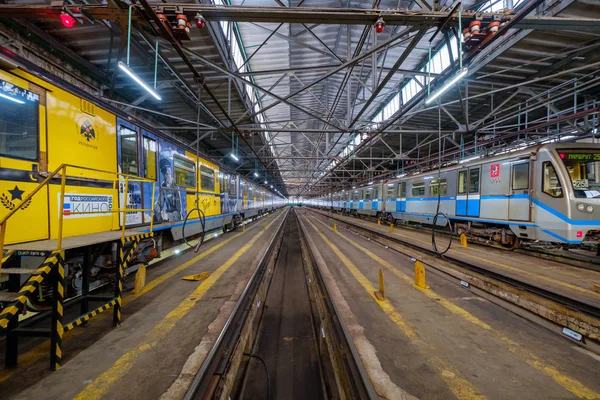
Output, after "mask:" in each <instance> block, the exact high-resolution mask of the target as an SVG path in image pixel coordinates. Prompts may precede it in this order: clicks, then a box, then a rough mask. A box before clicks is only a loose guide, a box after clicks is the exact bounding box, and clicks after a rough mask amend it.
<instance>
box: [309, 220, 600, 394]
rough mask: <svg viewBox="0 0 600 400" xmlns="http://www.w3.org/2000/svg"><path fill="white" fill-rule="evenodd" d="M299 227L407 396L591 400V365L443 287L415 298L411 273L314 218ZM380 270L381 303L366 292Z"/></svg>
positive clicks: (591, 360)
mask: <svg viewBox="0 0 600 400" xmlns="http://www.w3.org/2000/svg"><path fill="white" fill-rule="evenodd" d="M308 220H309V218H304V219H303V221H304V224H305V226H306V227H307V229H308V231H309V234H310V235H311V237H312V238H313V239H314V240H315V243H317V247H318V249H319V251H320V253H321V255H322V257H323V258H324V260H325V261H326V263H327V266H328V267H329V269H330V270H331V272H332V274H333V275H334V277H335V279H336V280H337V284H338V285H339V287H340V288H341V289H342V291H343V293H344V297H345V299H346V301H347V302H348V303H349V305H350V308H351V309H352V312H353V313H354V314H355V316H356V318H357V319H358V321H359V323H360V324H361V325H362V327H363V328H364V333H365V335H366V337H367V339H368V340H369V341H370V342H371V344H372V345H373V346H374V347H375V349H376V351H377V356H378V357H379V361H380V362H381V365H382V367H383V369H384V371H385V372H387V373H388V374H389V376H390V378H391V380H392V381H393V382H394V383H395V384H396V385H398V386H399V387H401V388H402V389H404V390H405V391H407V392H408V393H410V394H412V395H414V396H416V397H419V398H423V399H447V398H460V399H473V398H490V399H507V398H512V399H522V398H527V399H571V398H600V379H598V372H597V371H598V367H599V366H600V357H598V356H597V355H595V354H591V353H589V352H587V351H585V350H583V349H581V348H579V347H577V346H576V345H575V344H574V343H572V342H570V341H568V340H566V339H563V338H560V337H558V336H557V335H555V334H552V333H550V332H549V331H547V330H545V329H543V328H540V327H539V326H537V325H534V324H531V323H529V322H528V321H526V320H524V319H522V318H520V317H518V316H516V315H514V314H512V313H510V312H508V311H506V310H504V309H502V308H501V307H499V306H496V305H494V304H491V303H489V302H488V301H486V300H483V299H481V298H478V297H475V296H473V295H472V294H471V293H470V292H469V291H467V290H465V289H463V288H461V287H460V286H458V285H456V284H455V283H453V282H450V281H448V280H446V279H445V278H443V277H440V276H437V275H434V274H429V275H428V282H427V283H428V284H429V285H430V286H431V289H429V290H425V291H424V290H419V289H417V288H416V287H415V286H414V285H413V284H412V277H413V272H412V269H413V266H412V264H411V263H408V262H405V261H401V260H399V259H398V257H397V256H395V254H394V253H392V252H391V251H389V250H386V249H384V248H383V247H381V246H380V245H376V244H374V243H373V242H370V241H367V240H366V239H364V238H361V237H359V236H357V235H354V234H351V233H348V232H346V231H344V230H340V232H339V233H334V232H333V231H332V229H331V223H330V222H327V221H326V220H325V219H323V218H320V217H319V218H315V217H314V214H311V217H310V222H311V223H312V225H311V223H309V222H308ZM313 225H314V227H313ZM375 225H376V224H375ZM315 228H316V229H318V231H316V230H315ZM321 235H323V236H321ZM328 242H329V243H328ZM350 243H355V245H356V246H353V245H351V244H350ZM335 248H337V251H336V249H335ZM340 254H341V256H340ZM343 257H345V258H346V259H347V260H346V263H345V262H344V260H343V259H342V258H343ZM348 262H349V263H350V267H349V266H348V265H347V263H348ZM386 265H387V267H386ZM352 268H354V272H353V271H352ZM379 269H383V270H384V275H385V282H386V295H387V300H386V301H385V302H377V301H376V300H375V299H374V296H373V294H372V293H370V292H369V291H368V290H367V289H366V288H365V287H366V286H367V287H368V285H371V288H372V287H375V286H376V285H377V282H378V272H379ZM394 271H395V272H394Z"/></svg>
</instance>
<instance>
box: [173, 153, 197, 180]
mask: <svg viewBox="0 0 600 400" xmlns="http://www.w3.org/2000/svg"><path fill="white" fill-rule="evenodd" d="M173 165H174V169H175V184H177V185H178V186H186V187H196V169H195V168H194V162H193V161H192V160H188V159H186V158H183V157H179V156H177V155H174V156H173Z"/></svg>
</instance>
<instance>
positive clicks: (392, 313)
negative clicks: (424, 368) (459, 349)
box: [306, 219, 485, 399]
mask: <svg viewBox="0 0 600 400" xmlns="http://www.w3.org/2000/svg"><path fill="white" fill-rule="evenodd" d="M306 221H307V222H308V223H309V224H310V225H311V226H312V227H313V229H314V230H315V231H316V232H317V233H318V234H319V236H321V238H322V239H323V241H324V242H325V243H326V244H327V245H328V246H329V248H330V249H331V250H332V251H333V252H334V253H335V255H336V256H337V257H338V258H339V259H340V260H341V261H342V263H343V264H344V265H345V266H346V268H347V269H348V270H349V271H350V273H351V274H352V276H354V278H355V279H356V280H357V281H358V282H359V283H360V285H361V286H362V287H363V288H364V289H365V290H366V291H367V293H368V294H369V295H370V296H371V297H372V298H373V300H374V302H375V304H377V305H378V306H379V307H380V308H381V309H382V310H383V312H384V313H385V314H386V315H387V316H388V317H389V318H390V319H391V320H392V321H393V322H394V323H395V324H396V325H397V326H398V328H400V330H401V331H402V333H403V334H404V335H405V336H406V337H408V338H409V339H410V340H411V341H412V342H413V343H414V344H416V345H417V346H419V347H420V348H421V349H422V350H425V348H427V350H429V351H430V352H431V350H434V349H431V348H430V346H428V345H427V343H426V342H425V341H424V340H423V339H422V338H421V337H420V336H419V335H418V333H417V331H416V330H415V328H413V327H412V326H411V325H410V324H409V323H408V322H407V321H406V320H405V319H404V317H402V315H401V314H400V313H399V312H398V311H397V310H396V308H395V307H394V306H393V305H392V304H391V303H390V302H389V301H388V300H383V301H378V300H377V298H376V297H375V294H374V292H375V291H376V289H375V287H374V286H373V285H372V284H371V282H370V281H369V279H368V278H367V277H366V276H364V275H363V274H362V272H360V270H359V269H358V268H357V267H356V265H354V264H353V263H352V261H350V260H349V259H348V258H347V257H346V256H345V255H344V254H343V253H342V252H341V251H340V249H339V248H338V247H337V246H336V245H334V244H333V243H332V242H331V241H330V240H329V239H327V237H326V236H325V235H324V234H323V233H322V232H321V231H320V230H319V229H318V228H317V227H316V226H315V225H314V224H313V223H312V222H311V221H309V220H308V219H306ZM426 357H427V362H428V364H429V365H430V366H431V367H433V368H434V369H435V370H436V372H437V373H438V375H439V376H440V378H441V379H442V380H443V381H444V382H445V383H446V385H448V387H449V388H450V390H451V391H452V393H454V395H455V396H456V397H457V398H459V399H485V396H484V395H482V394H481V393H479V391H478V390H477V389H476V388H475V387H474V386H473V385H472V384H471V383H470V382H469V381H467V380H466V379H464V378H461V377H459V376H458V371H456V369H455V368H454V367H452V366H451V365H450V364H449V363H448V362H447V361H446V360H444V359H443V358H441V357H439V356H429V355H426Z"/></svg>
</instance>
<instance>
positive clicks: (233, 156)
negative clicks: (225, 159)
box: [229, 153, 240, 161]
mask: <svg viewBox="0 0 600 400" xmlns="http://www.w3.org/2000/svg"><path fill="white" fill-rule="evenodd" d="M229 155H230V156H231V158H233V159H234V160H235V161H240V159H239V158H238V157H237V156H236V155H235V154H233V153H231V154H229Z"/></svg>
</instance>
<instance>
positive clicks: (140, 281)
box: [133, 264, 146, 294]
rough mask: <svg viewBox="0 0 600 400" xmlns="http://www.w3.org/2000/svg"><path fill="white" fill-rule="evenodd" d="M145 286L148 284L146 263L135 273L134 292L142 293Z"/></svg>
mask: <svg viewBox="0 0 600 400" xmlns="http://www.w3.org/2000/svg"><path fill="white" fill-rule="evenodd" d="M144 286H146V265H144V264H142V265H140V267H139V268H138V270H137V272H136V273H135V287H134V289H133V293H134V294H140V293H142V290H144Z"/></svg>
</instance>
